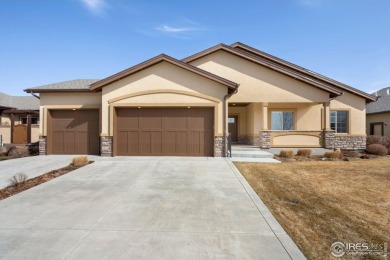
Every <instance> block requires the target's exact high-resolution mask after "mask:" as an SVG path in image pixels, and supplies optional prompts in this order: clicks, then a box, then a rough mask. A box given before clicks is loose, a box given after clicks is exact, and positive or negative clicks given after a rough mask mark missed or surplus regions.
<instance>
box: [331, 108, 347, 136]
mask: <svg viewBox="0 0 390 260" xmlns="http://www.w3.org/2000/svg"><path fill="white" fill-rule="evenodd" d="M348 117H349V116H348V111H331V112H330V128H331V129H332V130H334V131H335V132H336V133H343V134H347V133H348Z"/></svg>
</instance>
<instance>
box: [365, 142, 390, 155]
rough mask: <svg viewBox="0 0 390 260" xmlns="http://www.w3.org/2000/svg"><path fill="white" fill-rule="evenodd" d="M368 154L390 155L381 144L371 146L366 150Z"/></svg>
mask: <svg viewBox="0 0 390 260" xmlns="http://www.w3.org/2000/svg"><path fill="white" fill-rule="evenodd" d="M366 151H367V153H370V154H375V155H380V156H384V155H387V154H388V153H389V150H388V149H387V148H386V147H385V146H384V145H381V144H370V145H367V148H366Z"/></svg>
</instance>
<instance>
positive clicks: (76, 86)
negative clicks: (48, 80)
mask: <svg viewBox="0 0 390 260" xmlns="http://www.w3.org/2000/svg"><path fill="white" fill-rule="evenodd" d="M96 81H98V79H75V80H68V81H63V82H58V83H54V84H48V85H44V86H39V87H34V88H28V89H25V90H24V91H26V92H27V93H41V92H65V91H72V92H89V91H90V89H89V86H90V85H91V84H92V83H94V82H96Z"/></svg>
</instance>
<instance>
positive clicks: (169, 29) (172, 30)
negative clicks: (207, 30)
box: [156, 25, 201, 33]
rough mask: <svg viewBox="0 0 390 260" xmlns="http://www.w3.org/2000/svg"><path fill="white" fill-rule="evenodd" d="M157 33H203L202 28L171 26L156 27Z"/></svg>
mask: <svg viewBox="0 0 390 260" xmlns="http://www.w3.org/2000/svg"><path fill="white" fill-rule="evenodd" d="M156 30H157V31H161V32H167V33H183V32H195V31H201V29H200V28H191V27H173V26H169V25H162V26H158V27H156Z"/></svg>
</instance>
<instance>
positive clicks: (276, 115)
mask: <svg viewBox="0 0 390 260" xmlns="http://www.w3.org/2000/svg"><path fill="white" fill-rule="evenodd" d="M271 129H272V130H294V112H291V111H272V112H271Z"/></svg>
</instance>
